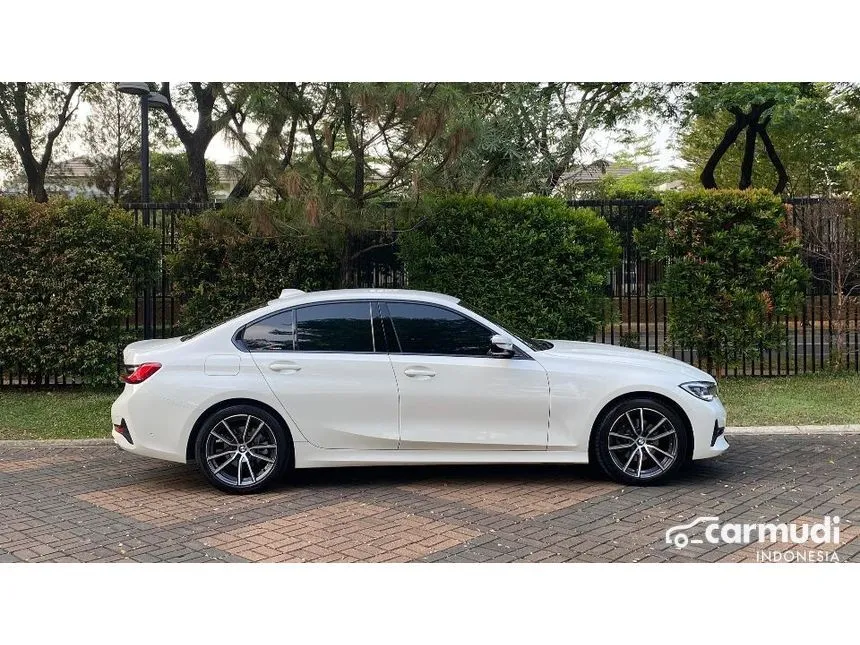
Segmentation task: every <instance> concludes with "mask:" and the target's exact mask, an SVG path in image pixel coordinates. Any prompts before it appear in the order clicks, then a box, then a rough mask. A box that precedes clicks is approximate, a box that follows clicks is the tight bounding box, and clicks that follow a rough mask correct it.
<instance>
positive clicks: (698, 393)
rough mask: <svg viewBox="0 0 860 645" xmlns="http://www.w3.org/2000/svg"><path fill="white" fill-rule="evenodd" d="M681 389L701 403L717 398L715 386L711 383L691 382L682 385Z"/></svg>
mask: <svg viewBox="0 0 860 645" xmlns="http://www.w3.org/2000/svg"><path fill="white" fill-rule="evenodd" d="M681 388H683V389H685V390H687V392H689V393H690V394H692V395H693V396H695V397H696V398H697V399H702V400H703V401H713V400H714V397H715V396H717V384H716V383H712V382H711V381H693V382H692V383H682V384H681Z"/></svg>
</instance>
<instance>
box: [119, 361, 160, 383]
mask: <svg viewBox="0 0 860 645" xmlns="http://www.w3.org/2000/svg"><path fill="white" fill-rule="evenodd" d="M160 369H161V363H143V364H141V365H137V366H132V367H130V368H129V372H130V373H129V374H124V375H122V376H120V377H119V378H120V379H121V380H123V381H125V382H126V383H129V384H130V385H137V384H138V383H143V382H144V381H145V380H146V379H148V378H149V377H150V376H152V375H153V374H155V373H156V372H157V371H158V370H160Z"/></svg>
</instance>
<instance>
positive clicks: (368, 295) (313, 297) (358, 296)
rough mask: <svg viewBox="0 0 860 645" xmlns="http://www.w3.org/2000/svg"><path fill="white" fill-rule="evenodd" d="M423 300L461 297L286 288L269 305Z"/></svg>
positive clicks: (452, 300) (405, 291)
mask: <svg viewBox="0 0 860 645" xmlns="http://www.w3.org/2000/svg"><path fill="white" fill-rule="evenodd" d="M368 299H385V300H422V301H425V302H437V303H456V302H459V301H460V299H459V298H455V297H454V296H449V295H446V294H444V293H435V292H433V291H419V290H417V289H332V290H330V291H309V292H307V293H304V292H302V291H299V290H298V289H289V290H288V289H285V290H284V291H283V292H282V294H281V297H280V298H277V299H275V300H270V301H269V303H268V304H269V305H286V304H288V303H289V304H304V303H309V302H325V301H328V300H368Z"/></svg>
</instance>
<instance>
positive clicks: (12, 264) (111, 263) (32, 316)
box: [0, 198, 160, 385]
mask: <svg viewBox="0 0 860 645" xmlns="http://www.w3.org/2000/svg"><path fill="white" fill-rule="evenodd" d="M159 243H160V242H159V237H158V235H157V233H155V232H153V231H150V230H144V229H143V228H138V227H135V226H134V224H133V221H132V219H131V217H130V216H129V215H128V214H127V213H126V212H125V211H123V210H121V209H119V208H116V207H114V206H112V205H110V204H107V203H104V202H97V201H93V200H84V199H74V200H56V201H51V202H49V203H47V204H37V203H35V202H32V201H30V200H28V199H21V198H0V254H2V262H3V269H2V271H0V365H2V366H4V367H5V368H6V369H9V370H13V369H14V370H17V369H19V368H20V371H21V373H23V374H31V375H33V376H35V377H36V379H37V380H38V381H41V380H42V378H43V377H45V376H46V375H50V374H54V373H62V374H71V375H76V376H79V377H81V378H83V379H84V381H85V382H87V383H90V384H94V385H102V384H111V383H114V384H115V383H116V382H117V378H116V357H117V354H116V353H117V348H118V347H119V346H121V345H123V344H125V343H127V342H130V341H131V340H133V338H131V337H130V334H129V333H127V332H124V331H123V330H121V328H120V326H121V323H122V321H123V320H124V319H125V316H126V315H127V314H128V313H130V312H131V311H132V307H133V293H134V292H133V284H134V282H135V281H139V280H142V279H143V278H144V277H145V276H149V277H153V276H154V275H155V272H156V271H157V268H158V245H159Z"/></svg>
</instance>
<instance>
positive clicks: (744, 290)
mask: <svg viewBox="0 0 860 645" xmlns="http://www.w3.org/2000/svg"><path fill="white" fill-rule="evenodd" d="M636 237H637V241H638V242H639V244H640V245H641V247H642V249H643V251H644V252H645V253H647V254H648V255H650V257H651V258H653V259H655V260H657V261H659V262H663V263H665V265H666V268H665V274H664V277H663V281H662V283H661V284H660V285H659V287H658V288H659V291H660V293H662V294H663V295H665V296H667V297H669V298H671V305H670V308H669V314H668V317H669V327H668V335H669V339H670V341H671V342H673V343H677V344H678V345H680V346H681V347H686V348H690V349H693V350H695V351H697V352H698V354H699V356H700V357H702V358H703V359H704V360H705V361H706V362H707V365H708V370H709V371H712V372H713V371H714V368H715V367H716V368H717V369H719V368H721V367H722V366H723V365H725V364H733V363H735V362H737V361H740V360H742V359H743V358H747V359H751V358H753V357H755V356H757V355H758V353H759V351H760V350H761V349H771V348H776V347H777V346H778V345H779V344H780V343H781V342H782V341H783V339H784V328H783V327H781V326H780V325H779V323H778V322H777V319H776V317H777V316H787V315H791V314H793V313H795V312H796V311H797V309H798V307H799V306H800V304H801V302H802V299H803V296H804V290H805V286H806V283H807V281H808V278H809V271H808V269H807V268H806V266H805V265H804V264H803V261H802V260H801V258H800V255H799V250H800V240H799V235H798V232H797V230H796V229H795V228H794V227H793V226H792V224H791V223H790V222H789V221H788V219H787V217H786V212H785V208H784V207H783V204H782V202H781V200H780V199H779V197H777V196H774V195H773V194H772V193H769V192H768V191H766V190H748V191H741V190H719V191H714V190H697V191H691V192H685V193H668V194H666V195H665V197H664V200H663V204H662V205H661V206H659V207H657V208H655V209H654V211H653V212H652V218H651V220H650V221H649V223H648V224H647V225H646V226H645V227H644V228H643V229H642V230H641V231H639V232H638V233H637V236H636Z"/></svg>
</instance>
